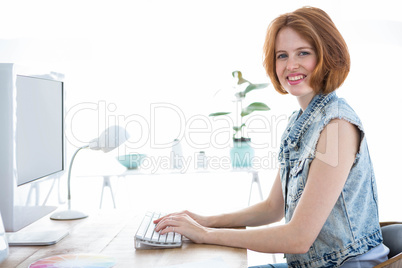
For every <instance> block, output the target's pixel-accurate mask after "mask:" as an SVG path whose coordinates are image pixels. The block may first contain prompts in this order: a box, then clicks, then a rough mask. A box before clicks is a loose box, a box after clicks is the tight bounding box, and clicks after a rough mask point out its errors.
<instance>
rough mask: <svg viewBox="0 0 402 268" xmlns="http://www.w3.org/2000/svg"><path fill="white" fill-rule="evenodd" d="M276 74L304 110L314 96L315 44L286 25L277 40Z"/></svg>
mask: <svg viewBox="0 0 402 268" xmlns="http://www.w3.org/2000/svg"><path fill="white" fill-rule="evenodd" d="M275 57H276V75H277V76H278V79H279V82H280V83H281V85H282V86H283V88H284V89H285V90H286V91H287V92H288V93H289V94H292V95H293V96H296V97H297V98H298V100H299V103H300V105H301V107H302V109H303V110H304V109H305V108H306V107H307V105H308V104H309V102H310V100H311V99H312V98H313V97H314V95H315V92H314V90H313V89H312V88H311V86H310V75H311V73H312V72H313V70H314V68H315V66H316V65H317V56H316V52H315V50H314V48H313V46H312V45H311V44H310V43H309V42H308V41H307V40H306V39H304V38H302V37H301V36H300V35H299V34H298V33H297V32H296V31H295V30H293V29H291V28H289V27H285V28H283V29H281V30H280V31H279V33H278V35H277V38H276V42H275Z"/></svg>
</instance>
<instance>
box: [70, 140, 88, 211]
mask: <svg viewBox="0 0 402 268" xmlns="http://www.w3.org/2000/svg"><path fill="white" fill-rule="evenodd" d="M85 148H89V145H85V146H82V147H80V148H78V149H77V150H76V151H75V153H74V154H73V157H72V158H71V162H70V168H69V169H68V179H67V189H68V195H67V201H68V209H69V210H70V209H71V190H70V179H71V168H72V167H73V162H74V159H75V156H76V155H77V153H78V152H79V151H80V150H81V149H85Z"/></svg>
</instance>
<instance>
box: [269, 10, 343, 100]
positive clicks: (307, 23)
mask: <svg viewBox="0 0 402 268" xmlns="http://www.w3.org/2000/svg"><path fill="white" fill-rule="evenodd" d="M284 27H289V28H291V29H293V30H294V31H296V32H297V33H298V34H300V35H301V36H302V37H303V38H305V40H306V41H307V42H309V43H310V44H311V45H312V46H313V48H314V50H315V52H316V55H317V65H316V67H315V69H314V71H313V73H312V75H311V77H310V86H311V87H312V88H313V90H314V91H315V92H316V93H320V92H321V93H324V94H327V93H330V92H332V91H334V90H336V89H337V88H339V87H340V86H341V85H342V83H343V82H344V81H345V79H346V77H347V76H348V74H349V70H350V56H349V51H348V47H347V45H346V42H345V40H344V39H343V37H342V35H341V34H340V32H339V31H338V29H337V28H336V26H335V24H334V23H333V22H332V20H331V18H330V17H329V16H328V14H327V13H325V12H324V11H323V10H321V9H319V8H314V7H303V8H300V9H297V10H296V11H294V12H291V13H286V14H283V15H281V16H279V17H278V18H276V19H275V20H273V21H272V22H271V24H270V25H269V27H268V30H267V35H266V37H265V44H264V62H263V65H264V68H265V70H266V72H267V74H268V76H269V77H270V79H271V82H272V84H273V85H274V87H275V89H276V90H277V91H278V92H279V93H281V94H287V92H286V90H285V89H284V88H283V87H282V85H281V83H280V82H279V79H278V76H277V74H276V57H275V42H276V37H277V35H278V32H279V31H280V30H281V29H283V28H284Z"/></svg>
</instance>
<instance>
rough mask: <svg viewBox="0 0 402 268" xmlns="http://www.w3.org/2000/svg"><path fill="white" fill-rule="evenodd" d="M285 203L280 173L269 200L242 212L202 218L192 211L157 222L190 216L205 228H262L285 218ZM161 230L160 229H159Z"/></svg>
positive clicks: (170, 215)
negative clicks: (261, 226)
mask: <svg viewBox="0 0 402 268" xmlns="http://www.w3.org/2000/svg"><path fill="white" fill-rule="evenodd" d="M283 213H284V201H283V196H282V185H281V181H280V176H279V171H278V174H277V176H276V178H275V181H274V183H273V186H272V188H271V192H270V194H269V196H268V198H267V199H266V200H264V201H262V202H260V203H257V204H255V205H253V206H250V207H247V208H245V209H242V210H240V211H236V212H232V213H227V214H221V215H216V216H201V215H197V214H195V213H193V212H190V211H183V212H179V213H172V214H169V215H167V216H165V217H163V218H161V219H158V220H157V221H155V223H159V222H160V221H162V220H163V219H166V218H169V217H178V216H184V217H185V216H188V217H190V218H191V219H193V220H194V221H195V222H197V223H198V224H200V225H201V226H204V227H215V228H218V227H219V228H222V227H243V226H260V225H265V224H269V223H273V222H277V221H280V220H281V219H282V218H283ZM157 230H159V229H157Z"/></svg>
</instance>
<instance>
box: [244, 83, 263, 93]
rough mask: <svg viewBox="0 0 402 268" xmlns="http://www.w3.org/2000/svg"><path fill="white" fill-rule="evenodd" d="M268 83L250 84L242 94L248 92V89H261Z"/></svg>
mask: <svg viewBox="0 0 402 268" xmlns="http://www.w3.org/2000/svg"><path fill="white" fill-rule="evenodd" d="M268 85H269V84H268V83H263V84H250V85H248V87H246V89H245V90H244V95H246V94H247V93H249V92H250V91H253V90H255V89H261V88H265V87H267V86H268Z"/></svg>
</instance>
